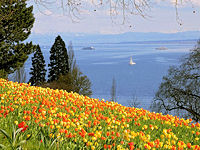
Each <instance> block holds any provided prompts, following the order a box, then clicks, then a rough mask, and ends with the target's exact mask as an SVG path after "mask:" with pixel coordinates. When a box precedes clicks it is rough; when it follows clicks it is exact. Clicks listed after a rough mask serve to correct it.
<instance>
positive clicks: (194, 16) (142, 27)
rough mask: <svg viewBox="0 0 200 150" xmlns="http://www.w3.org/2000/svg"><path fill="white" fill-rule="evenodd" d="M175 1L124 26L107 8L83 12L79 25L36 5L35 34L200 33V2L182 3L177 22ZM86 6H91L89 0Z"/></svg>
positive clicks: (155, 6) (59, 12)
mask: <svg viewBox="0 0 200 150" xmlns="http://www.w3.org/2000/svg"><path fill="white" fill-rule="evenodd" d="M166 1H170V0H166ZM173 1H175V0H171V3H170V2H163V0H155V2H154V3H152V4H151V6H152V7H151V10H150V11H147V14H148V16H147V17H146V19H144V18H143V17H141V16H137V15H132V16H130V15H129V16H128V17H127V18H126V20H125V21H126V22H125V23H124V24H122V22H123V18H122V17H120V14H119V15H117V17H116V18H114V19H113V20H112V19H111V17H110V15H109V9H106V8H105V7H103V8H101V7H98V6H97V8H96V7H94V6H93V5H91V7H88V9H87V8H83V9H80V11H81V15H80V16H79V17H80V18H81V19H79V20H78V22H73V21H72V19H71V18H70V17H69V16H68V15H66V14H65V15H63V13H62V9H61V8H58V7H53V6H50V7H48V9H45V8H41V7H40V8H38V7H37V6H36V4H34V16H35V18H36V20H35V23H34V27H33V29H32V31H33V32H34V33H42V34H43V33H57V32H76V33H80V32H81V33H101V34H116V33H123V32H129V31H131V32H164V33H172V32H181V31H192V30H200V19H199V18H200V0H192V3H189V2H188V3H183V4H182V5H181V6H180V7H179V8H178V16H179V19H177V15H176V9H175V7H174V5H173ZM86 2H87V3H89V0H86ZM39 10H40V11H39ZM41 11H42V12H41ZM65 12H67V10H65ZM180 23H181V26H180Z"/></svg>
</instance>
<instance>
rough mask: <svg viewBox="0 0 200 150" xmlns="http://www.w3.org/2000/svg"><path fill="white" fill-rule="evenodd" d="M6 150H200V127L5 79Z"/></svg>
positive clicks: (0, 112)
mask: <svg viewBox="0 0 200 150" xmlns="http://www.w3.org/2000/svg"><path fill="white" fill-rule="evenodd" d="M1 148H4V149H17V148H19V149H20V148H22V149H63V150H66V149H77V150H78V149H92V150H94V149H97V150H100V149H118V150H121V149H131V150H133V149H140V150H143V149H172V150H176V149H177V150H178V149H179V150H181V149H195V150H200V124H199V123H194V122H193V121H192V119H188V120H185V119H182V118H178V117H176V116H171V115H162V114H160V113H153V112H149V111H147V110H144V109H138V108H131V107H125V106H122V105H120V104H118V103H115V102H108V101H105V100H104V99H102V100H98V99H93V98H89V97H86V96H82V95H79V94H77V93H72V92H71V93H68V92H66V91H64V90H52V89H49V88H41V87H35V86H30V84H26V83H14V82H11V81H7V80H4V79H0V149H1Z"/></svg>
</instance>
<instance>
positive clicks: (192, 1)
mask: <svg viewBox="0 0 200 150" xmlns="http://www.w3.org/2000/svg"><path fill="white" fill-rule="evenodd" d="M155 2H156V3H158V4H161V3H163V4H164V3H165V5H173V6H174V5H176V4H178V5H179V6H182V7H186V6H190V7H191V6H197V7H199V6H200V0H155Z"/></svg>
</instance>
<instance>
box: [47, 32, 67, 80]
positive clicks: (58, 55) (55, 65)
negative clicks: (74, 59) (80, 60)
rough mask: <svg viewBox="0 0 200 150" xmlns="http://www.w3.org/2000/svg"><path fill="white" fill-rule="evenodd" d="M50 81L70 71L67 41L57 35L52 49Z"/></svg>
mask: <svg viewBox="0 0 200 150" xmlns="http://www.w3.org/2000/svg"><path fill="white" fill-rule="evenodd" d="M48 66H49V67H50V68H49V75H48V77H49V80H48V81H49V82H51V81H55V80H58V78H59V76H61V75H66V74H67V73H68V72H69V62H68V54H67V49H66V47H65V42H64V41H63V40H62V38H61V37H60V36H57V37H56V39H55V42H54V44H53V46H52V47H51V50H50V64H49V65H48Z"/></svg>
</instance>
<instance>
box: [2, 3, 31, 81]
mask: <svg viewBox="0 0 200 150" xmlns="http://www.w3.org/2000/svg"><path fill="white" fill-rule="evenodd" d="M32 11H33V6H30V7H27V6H26V0H18V1H17V0H3V1H1V2H0V77H3V78H7V77H8V74H10V73H13V72H14V71H15V70H16V69H17V68H20V67H22V66H23V64H24V62H25V61H26V59H27V58H28V55H29V54H31V53H32V52H33V51H34V46H33V45H32V43H31V42H30V43H26V44H24V43H22V42H23V41H24V40H26V39H27V38H28V36H29V35H30V33H31V28H32V27H33V23H34V16H33V13H32Z"/></svg>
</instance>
